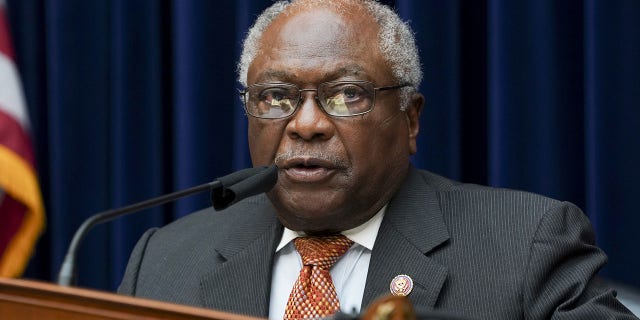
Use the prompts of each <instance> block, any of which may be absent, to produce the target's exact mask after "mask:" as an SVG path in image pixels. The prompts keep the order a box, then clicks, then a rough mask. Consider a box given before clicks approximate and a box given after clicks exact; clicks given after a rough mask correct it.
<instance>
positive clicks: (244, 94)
mask: <svg viewBox="0 0 640 320" xmlns="http://www.w3.org/2000/svg"><path fill="white" fill-rule="evenodd" d="M350 83H353V84H362V83H366V84H370V85H372V86H373V98H372V102H371V106H370V107H369V109H368V110H366V111H363V112H358V113H354V114H348V115H336V114H330V113H329V112H328V111H327V110H326V109H325V106H324V104H323V103H322V101H321V100H320V98H319V97H318V87H320V86H322V85H327V84H350ZM268 85H274V86H290V87H293V88H295V89H297V90H298V99H297V101H296V103H295V106H294V108H293V111H292V112H291V114H288V115H286V116H284V117H278V118H268V117H260V116H257V115H254V114H251V113H249V111H248V110H247V93H248V90H249V88H251V87H255V86H265V88H268ZM412 86H413V85H412V84H411V83H408V82H405V83H402V84H397V85H392V86H380V87H376V86H375V84H374V83H373V82H371V81H367V80H341V81H326V82H322V83H320V84H318V86H317V87H316V88H315V89H300V87H298V86H297V85H295V84H293V83H287V82H259V83H254V84H252V85H249V86H247V87H246V88H245V89H243V90H238V94H239V95H240V98H241V100H242V104H243V109H244V111H245V115H250V116H252V117H254V118H258V119H269V120H279V119H286V118H289V117H291V116H293V115H294V114H295V113H296V112H297V111H298V108H299V107H300V102H301V101H304V98H303V96H302V93H303V92H311V91H315V92H316V94H315V97H314V98H315V100H316V103H317V104H318V105H319V106H320V109H321V110H322V112H324V113H325V114H327V115H328V116H330V117H336V118H348V117H353V116H359V115H363V114H367V113H369V112H371V111H372V110H373V108H374V107H375V105H376V92H377V91H387V90H395V89H401V88H404V87H412Z"/></svg>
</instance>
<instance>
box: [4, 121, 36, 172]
mask: <svg viewBox="0 0 640 320" xmlns="http://www.w3.org/2000/svg"><path fill="white" fill-rule="evenodd" d="M0 145H4V146H5V147H6V148H9V149H10V150H11V151H13V152H15V153H16V154H17V155H18V156H20V157H21V158H22V159H24V161H27V162H28V163H29V164H31V166H32V167H34V168H35V161H34V158H33V150H32V149H31V139H30V138H29V134H28V133H27V132H25V131H24V128H23V127H22V126H21V125H20V124H19V123H18V122H17V121H16V120H15V119H14V118H13V117H12V116H10V115H8V114H7V113H6V112H4V111H3V110H2V109H0Z"/></svg>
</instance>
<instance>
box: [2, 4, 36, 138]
mask: <svg viewBox="0 0 640 320" xmlns="http://www.w3.org/2000/svg"><path fill="white" fill-rule="evenodd" d="M0 1H2V0H0ZM0 110H3V111H4V112H6V113H8V114H9V115H10V116H12V117H13V118H14V119H15V120H16V121H17V122H18V123H20V125H21V126H22V127H23V128H24V129H25V130H29V128H30V127H29V118H28V117H27V108H26V106H25V104H24V97H23V96H22V89H21V88H20V79H19V77H18V72H17V70H16V66H15V65H14V64H13V61H11V60H10V59H9V57H7V56H5V55H4V54H3V53H0Z"/></svg>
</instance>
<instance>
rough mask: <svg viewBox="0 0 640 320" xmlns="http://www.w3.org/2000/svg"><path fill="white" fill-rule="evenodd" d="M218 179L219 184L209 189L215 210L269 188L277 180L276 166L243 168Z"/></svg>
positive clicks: (266, 190)
mask: <svg viewBox="0 0 640 320" xmlns="http://www.w3.org/2000/svg"><path fill="white" fill-rule="evenodd" d="M218 181H219V182H220V184H221V186H219V187H216V188H213V189H212V190H211V202H212V203H213V208H214V209H215V210H223V209H226V208H227V207H228V206H230V205H233V204H235V203H236V202H238V201H240V200H242V199H244V198H248V197H250V196H253V195H256V194H259V193H263V192H268V191H269V190H271V188H273V186H274V185H275V184H276V182H277V181H278V167H276V166H275V165H273V166H270V167H266V166H263V167H256V168H249V169H244V170H240V171H238V172H234V173H232V174H230V175H227V176H224V177H222V178H220V179H218Z"/></svg>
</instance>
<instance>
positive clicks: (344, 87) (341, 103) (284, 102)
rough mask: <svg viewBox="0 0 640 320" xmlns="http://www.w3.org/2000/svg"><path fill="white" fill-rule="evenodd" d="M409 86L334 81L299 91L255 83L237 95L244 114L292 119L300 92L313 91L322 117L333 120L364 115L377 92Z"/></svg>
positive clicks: (282, 85)
mask: <svg viewBox="0 0 640 320" xmlns="http://www.w3.org/2000/svg"><path fill="white" fill-rule="evenodd" d="M408 86H411V84H408V83H405V84H400V85H395V86H386V87H375V85H374V84H373V83H371V82H369V81H333V82H324V83H321V84H319V85H318V88H317V89H300V88H298V87H297V86H296V85H294V84H290V83H256V84H253V85H250V86H248V87H247V88H246V89H244V90H242V91H240V95H241V96H242V99H243V101H244V109H245V111H246V112H247V114H249V115H251V116H253V117H256V118H264V119H280V118H286V117H288V116H290V115H292V114H293V113H294V112H295V111H296V109H298V106H299V105H300V102H301V101H302V92H306V91H316V96H315V99H316V101H317V102H318V104H319V105H320V106H321V107H322V110H324V112H325V113H327V114H328V115H330V116H334V117H351V116H357V115H361V114H365V113H367V112H369V111H371V110H373V107H374V105H375V101H376V91H384V90H393V89H399V88H403V87H408Z"/></svg>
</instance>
